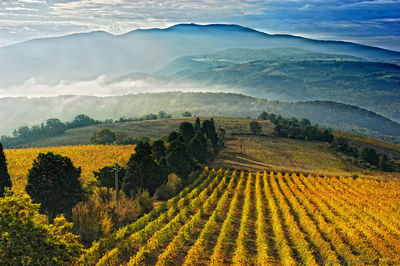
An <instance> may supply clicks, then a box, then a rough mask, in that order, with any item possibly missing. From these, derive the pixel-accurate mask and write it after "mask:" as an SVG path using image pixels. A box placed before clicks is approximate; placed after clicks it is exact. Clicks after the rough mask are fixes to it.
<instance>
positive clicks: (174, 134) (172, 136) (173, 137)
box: [167, 131, 183, 142]
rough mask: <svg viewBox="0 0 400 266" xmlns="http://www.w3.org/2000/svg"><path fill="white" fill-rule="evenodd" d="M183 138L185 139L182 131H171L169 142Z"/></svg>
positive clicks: (168, 137)
mask: <svg viewBox="0 0 400 266" xmlns="http://www.w3.org/2000/svg"><path fill="white" fill-rule="evenodd" d="M177 139H179V140H181V141H183V137H182V135H181V134H180V133H178V132H176V131H172V132H171V133H169V135H168V136H167V141H168V142H173V141H174V140H177Z"/></svg>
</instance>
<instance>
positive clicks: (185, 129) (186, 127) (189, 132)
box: [179, 122, 194, 144]
mask: <svg viewBox="0 0 400 266" xmlns="http://www.w3.org/2000/svg"><path fill="white" fill-rule="evenodd" d="M179 133H181V134H182V137H183V140H184V141H185V143H186V144H188V143H189V142H190V141H191V140H192V138H193V137H194V128H193V125H192V124H191V123H189V122H182V123H181V124H180V125H179Z"/></svg>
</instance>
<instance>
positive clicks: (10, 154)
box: [5, 145, 134, 192]
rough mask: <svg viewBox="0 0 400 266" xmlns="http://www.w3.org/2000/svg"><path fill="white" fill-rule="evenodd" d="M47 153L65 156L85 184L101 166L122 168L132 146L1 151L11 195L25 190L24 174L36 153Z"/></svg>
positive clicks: (30, 165)
mask: <svg viewBox="0 0 400 266" xmlns="http://www.w3.org/2000/svg"><path fill="white" fill-rule="evenodd" d="M47 152H53V153H55V154H61V155H63V156H68V157H69V158H70V159H71V160H72V162H73V164H74V166H75V167H81V169H82V174H81V179H82V181H88V180H91V179H93V178H94V176H93V171H97V170H99V169H101V168H103V167H104V166H109V165H112V164H113V163H114V162H118V163H119V164H121V165H125V164H126V163H127V162H128V160H129V157H130V155H131V154H132V153H134V146H131V145H127V146H98V145H87V146H62V147H46V148H28V149H13V150H5V155H6V158H7V163H8V170H9V173H10V176H11V181H12V183H13V190H14V191H15V192H22V191H24V190H25V185H26V183H27V175H28V171H29V169H30V168H31V167H32V163H33V161H34V160H35V159H36V158H37V156H38V155H39V153H47Z"/></svg>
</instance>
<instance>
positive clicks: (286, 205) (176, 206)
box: [81, 170, 400, 265]
mask: <svg viewBox="0 0 400 266" xmlns="http://www.w3.org/2000/svg"><path fill="white" fill-rule="evenodd" d="M399 189H400V183H399V182H394V181H392V182H379V181H373V180H366V179H356V180H354V179H352V178H346V177H326V176H325V177H323V176H311V175H309V176H304V175H302V174H300V175H296V174H294V173H287V174H282V173H280V172H278V173H276V172H275V173H273V172H271V173H267V172H236V171H234V172H231V171H225V172H223V171H222V170H220V171H218V172H216V171H214V170H212V171H208V170H205V171H204V173H203V174H202V175H201V176H200V177H199V178H198V179H197V180H196V181H195V183H193V184H192V185H191V186H189V187H187V188H185V189H184V190H183V191H182V192H181V193H180V194H179V195H177V196H176V197H175V198H173V199H170V200H169V201H168V202H164V203H163V204H162V205H161V206H159V207H158V208H156V209H154V210H153V211H152V212H151V213H149V214H148V215H146V216H144V217H142V218H141V219H139V220H138V221H137V222H136V223H133V224H132V225H129V226H127V227H124V228H121V229H120V230H119V231H118V232H117V233H115V234H112V235H110V236H108V237H107V238H105V239H102V240H100V241H99V242H97V243H95V244H94V245H93V246H92V248H90V249H89V250H88V251H87V253H86V254H85V255H84V256H83V257H82V258H81V262H82V263H85V264H88V265H94V264H96V263H97V265H120V264H126V263H128V265H227V264H233V265H269V264H278V265H279V264H280V265H282V264H283V265H317V264H320V265H322V264H325V265H326V264H332V265H334V264H347V263H349V262H351V263H362V264H363V263H367V264H369V263H379V262H382V263H389V262H396V261H399V260H400V246H399V245H398V243H399V241H400V223H399V220H400V212H399V210H400V208H399V207H400V194H399Z"/></svg>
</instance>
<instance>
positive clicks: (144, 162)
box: [121, 118, 223, 196]
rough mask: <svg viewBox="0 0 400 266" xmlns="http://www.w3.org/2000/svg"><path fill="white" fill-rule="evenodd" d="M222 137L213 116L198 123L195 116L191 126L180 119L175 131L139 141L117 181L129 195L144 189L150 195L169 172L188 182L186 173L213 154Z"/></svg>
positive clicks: (165, 178)
mask: <svg viewBox="0 0 400 266" xmlns="http://www.w3.org/2000/svg"><path fill="white" fill-rule="evenodd" d="M222 137H223V136H221V135H220V136H219V135H218V133H217V130H216V129H215V125H214V120H213V119H211V120H205V121H203V123H202V124H200V119H198V118H197V120H196V123H195V125H192V124H191V123H189V122H182V123H181V124H180V126H179V131H178V132H175V131H173V132H171V133H170V134H168V135H167V136H165V137H163V138H161V139H158V140H155V141H153V142H151V143H150V142H139V143H138V144H137V145H136V147H135V153H134V154H133V155H132V156H131V158H130V160H129V162H128V165H127V167H128V168H127V169H126V171H125V172H126V175H125V177H124V178H123V182H122V184H121V187H122V189H123V191H124V193H125V194H126V195H131V196H132V195H133V194H134V193H136V191H138V190H140V189H146V190H148V191H149V192H150V194H152V195H154V194H155V192H156V190H157V188H159V187H162V186H163V185H165V184H166V183H167V182H168V176H169V175H170V174H175V175H177V176H178V177H179V178H181V179H182V180H183V182H184V183H187V182H190V180H189V179H188V177H189V175H190V173H191V172H193V171H195V170H197V169H199V168H200V165H202V164H204V163H206V162H207V160H208V159H210V158H211V157H212V156H214V155H215V153H216V152H217V151H218V149H219V147H220V145H222V143H223V141H222ZM169 182H170V183H171V182H172V181H171V180H170V181H169ZM172 183H173V182H172ZM160 193H161V192H160Z"/></svg>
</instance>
